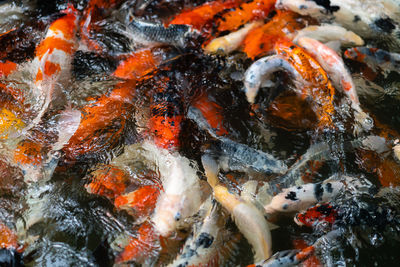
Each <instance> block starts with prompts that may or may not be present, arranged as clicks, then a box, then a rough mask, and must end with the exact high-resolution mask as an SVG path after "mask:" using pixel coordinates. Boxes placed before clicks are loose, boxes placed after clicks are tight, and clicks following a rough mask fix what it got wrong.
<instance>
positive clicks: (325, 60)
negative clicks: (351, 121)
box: [297, 37, 373, 132]
mask: <svg viewBox="0 0 400 267" xmlns="http://www.w3.org/2000/svg"><path fill="white" fill-rule="evenodd" d="M297 42H298V44H299V45H300V46H302V47H303V48H304V49H305V50H306V51H307V52H308V53H310V54H311V55H312V56H313V57H314V58H315V59H316V60H317V61H318V63H320V64H321V66H322V67H323V68H324V70H325V71H326V72H327V73H328V74H329V78H330V79H331V80H332V83H333V85H334V86H335V88H336V89H337V90H339V89H340V90H341V91H342V92H344V93H345V94H346V95H347V97H348V98H349V99H350V101H351V107H352V108H353V109H354V111H355V114H354V117H355V120H356V123H357V124H358V125H360V126H361V128H362V129H359V130H356V131H357V132H360V131H361V130H364V131H369V130H371V128H372V127H373V120H372V118H371V117H370V116H369V115H368V114H367V113H365V112H364V111H363V110H362V109H361V106H360V101H359V99H358V94H357V90H356V87H355V85H354V83H353V79H352V78H351V74H350V72H349V71H348V70H347V68H346V66H345V65H344V62H343V60H342V58H341V57H340V56H339V55H338V54H337V53H336V52H335V51H334V50H332V49H331V48H329V47H328V46H326V45H324V44H323V43H321V42H319V41H317V40H314V39H311V38H308V37H301V38H299V39H298V41H297Z"/></svg>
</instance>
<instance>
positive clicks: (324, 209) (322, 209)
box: [294, 203, 337, 228]
mask: <svg viewBox="0 0 400 267" xmlns="http://www.w3.org/2000/svg"><path fill="white" fill-rule="evenodd" d="M336 218H337V211H336V209H335V208H334V207H333V206H332V205H330V204H326V203H324V204H317V205H315V206H314V207H311V208H309V209H307V210H306V211H304V212H302V213H298V214H296V216H295V217H294V222H295V223H296V224H297V225H300V226H307V227H313V228H314V227H317V225H319V224H321V223H323V224H328V225H329V226H332V224H333V223H334V222H335V221H336Z"/></svg>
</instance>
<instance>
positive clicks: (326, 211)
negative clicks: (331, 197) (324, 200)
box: [315, 204, 334, 216]
mask: <svg viewBox="0 0 400 267" xmlns="http://www.w3.org/2000/svg"><path fill="white" fill-rule="evenodd" d="M315 210H316V211H317V212H319V213H321V214H322V215H325V216H329V215H330V214H331V213H332V211H333V210H334V208H333V207H332V206H330V205H329V204H323V205H320V206H318V207H317V208H316V209H315Z"/></svg>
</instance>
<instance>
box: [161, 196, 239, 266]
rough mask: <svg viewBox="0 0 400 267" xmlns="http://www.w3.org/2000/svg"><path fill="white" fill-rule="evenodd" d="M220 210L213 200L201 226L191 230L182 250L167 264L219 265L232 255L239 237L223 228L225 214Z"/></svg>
mask: <svg viewBox="0 0 400 267" xmlns="http://www.w3.org/2000/svg"><path fill="white" fill-rule="evenodd" d="M221 211H222V210H221V208H220V205H219V204H218V203H217V202H213V203H212V206H211V207H210V210H209V211H208V214H207V215H206V217H205V218H204V220H203V222H202V225H201V227H199V228H198V229H195V230H194V231H193V236H192V237H190V238H188V239H187V241H186V242H185V245H184V246H183V249H182V252H181V253H180V254H179V256H178V257H177V258H176V259H175V260H174V261H173V262H172V263H171V264H169V265H168V266H170V267H172V266H176V267H178V266H181V267H186V266H198V265H207V266H220V265H223V264H224V263H225V261H226V260H227V258H228V257H229V256H232V254H233V253H234V251H235V250H236V249H237V247H236V245H237V242H238V241H239V239H238V238H237V237H236V236H235V235H233V234H232V233H230V232H229V231H227V230H225V229H223V227H224V225H225V222H226V221H225V219H226V216H224V215H223V214H222V212H221ZM228 238H229V239H228Z"/></svg>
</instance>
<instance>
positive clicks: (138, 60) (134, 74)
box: [113, 50, 161, 79]
mask: <svg viewBox="0 0 400 267" xmlns="http://www.w3.org/2000/svg"><path fill="white" fill-rule="evenodd" d="M160 60H161V59H160V58H158V57H155V55H154V54H153V53H152V52H151V50H142V51H139V52H135V53H133V54H131V55H130V56H129V57H128V58H126V59H125V60H123V61H121V63H120V64H119V65H118V67H117V69H116V70H115V71H114V73H113V75H114V76H115V77H118V78H121V79H138V78H140V77H141V76H143V75H145V74H146V73H147V72H149V71H151V70H153V69H155V67H156V66H157V64H158V63H159V62H160Z"/></svg>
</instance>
